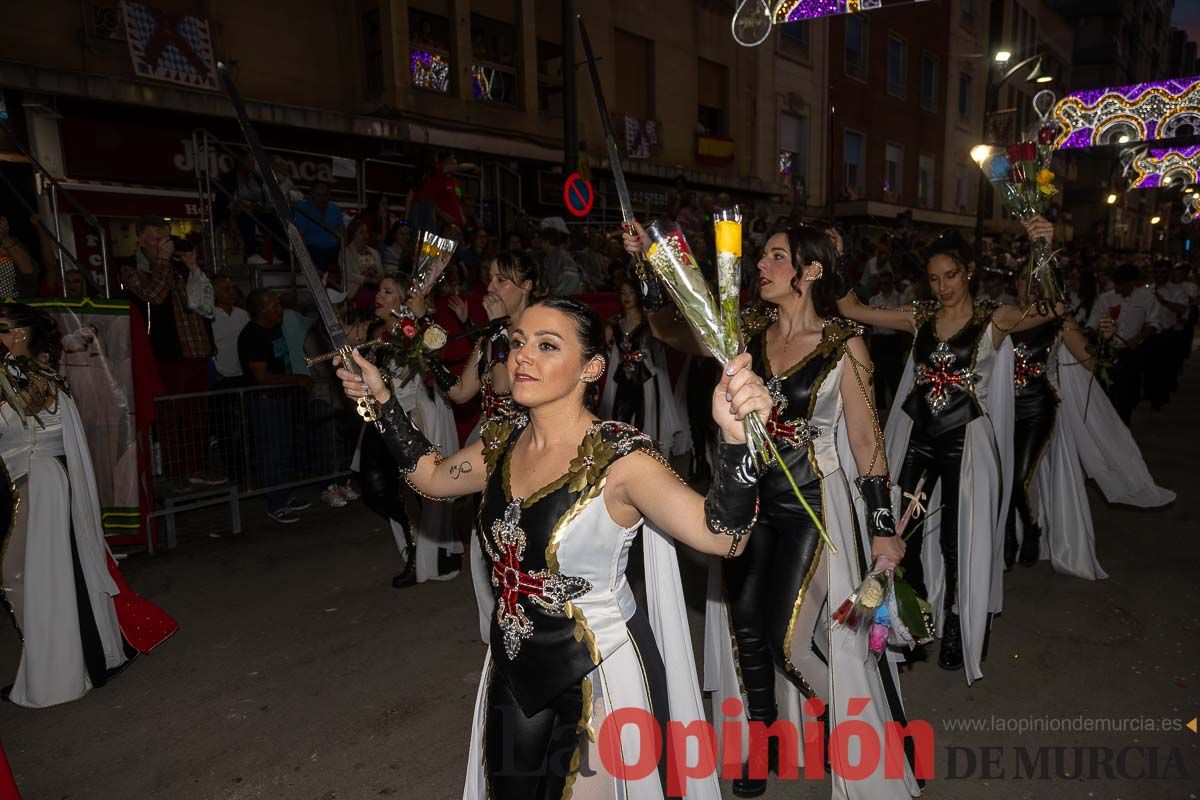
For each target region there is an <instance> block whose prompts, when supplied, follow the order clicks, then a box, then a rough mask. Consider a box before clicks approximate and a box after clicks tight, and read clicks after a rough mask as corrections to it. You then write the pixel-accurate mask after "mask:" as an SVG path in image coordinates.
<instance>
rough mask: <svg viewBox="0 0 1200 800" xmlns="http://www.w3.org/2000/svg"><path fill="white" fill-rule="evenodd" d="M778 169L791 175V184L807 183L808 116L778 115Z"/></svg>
mask: <svg viewBox="0 0 1200 800" xmlns="http://www.w3.org/2000/svg"><path fill="white" fill-rule="evenodd" d="M779 171H780V172H781V173H783V174H785V175H791V176H792V185H793V186H800V185H801V184H804V185H807V184H808V117H804V116H800V115H799V114H788V113H783V114H781V115H780V116H779Z"/></svg>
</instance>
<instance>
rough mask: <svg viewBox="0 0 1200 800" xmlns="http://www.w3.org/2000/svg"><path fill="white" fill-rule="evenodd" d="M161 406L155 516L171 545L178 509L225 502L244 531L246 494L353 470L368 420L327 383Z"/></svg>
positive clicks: (169, 398)
mask: <svg viewBox="0 0 1200 800" xmlns="http://www.w3.org/2000/svg"><path fill="white" fill-rule="evenodd" d="M155 411H156V420H155V423H154V426H153V429H152V431H151V440H150V453H151V457H152V463H153V470H152V472H153V476H154V485H153V491H154V498H155V507H156V510H155V511H154V512H152V513H151V514H150V515H149V517H162V518H164V533H165V536H163V538H164V539H165V545H166V547H167V548H172V547H174V546H175V544H176V536H175V515H176V514H179V513H182V512H186V511H194V510H197V509H200V508H205V507H209V506H214V505H222V504H224V505H227V506H228V507H229V522H230V528H231V529H232V531H233V532H234V533H237V532H239V531H240V529H241V519H240V513H239V508H238V504H239V502H240V501H241V500H243V499H245V498H249V497H256V496H258V495H263V494H267V493H268V492H273V491H282V490H287V489H292V488H298V487H301V486H306V485H309V484H313V483H320V482H324V481H333V480H336V479H338V478H341V477H344V476H346V475H347V474H349V465H350V459H351V457H352V456H353V453H354V448H355V445H356V442H357V432H358V427H359V426H360V425H361V423H360V422H358V421H357V418H356V417H353V414H352V412H347V410H346V409H345V407H344V406H343V405H342V404H341V403H340V401H339V400H338V398H337V397H336V396H335V395H334V394H333V393H332V392H331V391H330V388H329V387H328V386H327V385H325V384H322V383H317V384H314V387H313V389H311V390H305V389H302V388H300V387H297V386H238V387H233V388H225V389H216V390H213V391H208V392H196V393H193V394H174V395H165V396H162V397H159V398H157V399H156V400H155ZM352 417H353V418H352ZM147 529H150V525H149V519H148V520H147ZM147 539H148V545H149V547H150V551H151V552H153V551H154V544H155V543H154V536H153V534H150V535H148V537H147Z"/></svg>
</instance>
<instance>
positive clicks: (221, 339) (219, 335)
mask: <svg viewBox="0 0 1200 800" xmlns="http://www.w3.org/2000/svg"><path fill="white" fill-rule="evenodd" d="M212 283H213V299H214V301H215V302H214V304H213V305H214V308H213V319H212V335H213V346H214V348H215V349H216V353H214V355H213V365H214V366H215V367H216V369H217V383H216V386H215V388H218V389H222V388H230V387H231V386H232V385H237V382H236V381H235V379H238V378H241V377H242V365H241V363H240V362H239V361H238V350H237V340H238V334H240V333H241V332H242V328H244V327H246V323H247V322H249V321H250V315H249V314H247V313H246V309H244V308H239V307H238V306H237V305H236V303H237V300H238V294H237V287H236V286H234V284H233V280H232V279H231V278H230V277H229V276H228V275H218V276H217V277H216V278H214V279H213V282H212ZM222 384H224V385H222Z"/></svg>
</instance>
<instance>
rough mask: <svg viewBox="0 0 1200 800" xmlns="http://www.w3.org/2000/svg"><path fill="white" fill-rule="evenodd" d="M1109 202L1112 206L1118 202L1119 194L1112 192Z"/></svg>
mask: <svg viewBox="0 0 1200 800" xmlns="http://www.w3.org/2000/svg"><path fill="white" fill-rule="evenodd" d="M1107 202H1108V204H1109V205H1110V206H1111V205H1114V204H1115V203H1116V202H1117V196H1116V195H1115V194H1110V195H1109V196H1108V198H1107Z"/></svg>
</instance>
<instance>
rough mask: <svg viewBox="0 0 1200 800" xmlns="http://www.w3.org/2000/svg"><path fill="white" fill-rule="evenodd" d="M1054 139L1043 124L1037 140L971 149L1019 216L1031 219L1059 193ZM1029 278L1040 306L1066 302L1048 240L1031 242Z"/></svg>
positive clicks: (1032, 294) (1007, 205)
mask: <svg viewBox="0 0 1200 800" xmlns="http://www.w3.org/2000/svg"><path fill="white" fill-rule="evenodd" d="M1053 140H1054V131H1053V128H1051V127H1050V126H1049V125H1043V126H1042V127H1041V128H1040V129H1039V130H1038V134H1037V141H1036V142H1035V141H1025V142H1021V143H1020V144H1015V145H1012V146H1011V147H1007V148H1003V147H985V146H982V145H981V146H980V147H978V148H976V149H975V150H972V151H971V154H972V155H973V156H975V158H976V161H978V163H979V168H980V169H981V170H983V174H984V175H985V176H986V177H987V179H988V181H989V182H990V183H991V184H992V186H993V187H995V189H996V191H998V192H999V193H1000V199H1001V202H1003V203H1004V207H1005V208H1007V209H1008V210H1009V211H1010V212H1011V213H1012V214H1014V215H1015V216H1016V217H1017V218H1018V219H1021V220H1029V219H1031V218H1033V217H1034V216H1036V215H1038V214H1042V213H1044V212H1045V210H1046V205H1047V203H1048V202H1049V200H1050V198H1051V197H1053V196H1054V195H1055V194H1057V193H1058V189H1057V187H1055V185H1054V173H1053V172H1052V171H1051V170H1050V160H1051V157H1052V156H1053V154H1054V147H1053V145H1052V144H1051V142H1053ZM1025 279H1026V283H1027V285H1028V287H1029V289H1028V292H1029V299H1030V301H1031V302H1033V303H1035V304H1036V305H1037V306H1038V308H1039V309H1042V310H1043V311H1044V310H1047V309H1049V308H1053V307H1054V306H1055V305H1056V304H1057V303H1059V302H1061V301H1062V299H1063V289H1062V281H1061V280H1060V278H1059V275H1058V264H1057V260H1056V259H1055V257H1054V253H1053V252H1052V251H1051V250H1050V243H1049V242H1047V241H1046V240H1045V239H1034V240H1033V241H1031V242H1030V243H1029V264H1028V266H1027V267H1026V275H1025Z"/></svg>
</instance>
